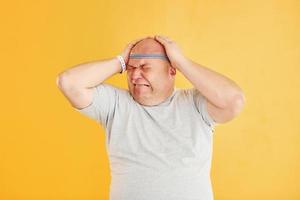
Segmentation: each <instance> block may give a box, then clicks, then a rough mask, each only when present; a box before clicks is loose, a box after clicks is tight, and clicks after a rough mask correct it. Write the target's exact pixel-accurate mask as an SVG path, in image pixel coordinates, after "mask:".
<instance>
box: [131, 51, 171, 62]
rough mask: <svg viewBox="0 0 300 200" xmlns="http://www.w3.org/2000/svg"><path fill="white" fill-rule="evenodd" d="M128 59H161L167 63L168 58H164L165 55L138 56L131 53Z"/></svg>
mask: <svg viewBox="0 0 300 200" xmlns="http://www.w3.org/2000/svg"><path fill="white" fill-rule="evenodd" d="M129 58H136V59H139V58H157V59H162V60H167V61H169V58H168V57H167V56H166V54H155V53H152V54H151V53H150V54H139V53H132V54H130V55H129Z"/></svg>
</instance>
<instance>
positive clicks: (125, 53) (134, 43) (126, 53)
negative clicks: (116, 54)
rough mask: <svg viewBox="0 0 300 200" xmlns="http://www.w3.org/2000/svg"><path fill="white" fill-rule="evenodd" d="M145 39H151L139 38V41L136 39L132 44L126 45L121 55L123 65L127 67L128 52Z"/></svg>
mask: <svg viewBox="0 0 300 200" xmlns="http://www.w3.org/2000/svg"><path fill="white" fill-rule="evenodd" d="M146 38H153V37H151V36H146V37H143V38H140V39H137V40H134V41H132V42H130V43H129V44H127V45H126V47H125V49H124V50H123V52H122V53H121V55H122V57H123V59H124V61H125V64H126V65H127V63H128V60H129V54H130V51H131V49H132V48H133V47H134V46H135V45H136V44H137V43H138V42H139V41H141V40H143V39H146Z"/></svg>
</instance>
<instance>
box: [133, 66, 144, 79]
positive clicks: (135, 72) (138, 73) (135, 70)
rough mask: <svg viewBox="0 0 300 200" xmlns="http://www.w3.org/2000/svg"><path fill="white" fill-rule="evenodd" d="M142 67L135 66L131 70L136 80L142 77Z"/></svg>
mask: <svg viewBox="0 0 300 200" xmlns="http://www.w3.org/2000/svg"><path fill="white" fill-rule="evenodd" d="M141 71H142V70H141V69H140V67H134V68H133V69H132V70H131V80H136V79H139V78H141V77H142V76H141Z"/></svg>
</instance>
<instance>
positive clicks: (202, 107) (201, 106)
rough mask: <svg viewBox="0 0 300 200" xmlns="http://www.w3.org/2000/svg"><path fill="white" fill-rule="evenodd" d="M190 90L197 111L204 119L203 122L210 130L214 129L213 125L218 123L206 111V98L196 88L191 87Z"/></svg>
mask: <svg viewBox="0 0 300 200" xmlns="http://www.w3.org/2000/svg"><path fill="white" fill-rule="evenodd" d="M191 91H192V95H193V101H194V104H195V106H196V109H197V111H198V112H199V113H200V114H201V117H202V119H203V120H204V122H205V123H206V124H207V125H208V126H209V127H210V128H211V129H212V130H214V127H215V126H216V125H218V124H217V122H215V121H214V119H213V118H212V117H211V116H210V114H209V113H208V111H207V99H206V98H205V96H203V95H202V94H201V92H200V91H199V90H197V89H196V88H192V89H191Z"/></svg>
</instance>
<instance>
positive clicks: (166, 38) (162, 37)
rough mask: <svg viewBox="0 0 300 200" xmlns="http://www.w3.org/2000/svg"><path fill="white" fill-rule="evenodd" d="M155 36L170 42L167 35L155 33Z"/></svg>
mask: <svg viewBox="0 0 300 200" xmlns="http://www.w3.org/2000/svg"><path fill="white" fill-rule="evenodd" d="M157 37H158V38H160V39H162V40H164V41H166V42H172V40H171V39H170V38H169V37H167V36H164V35H157Z"/></svg>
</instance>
